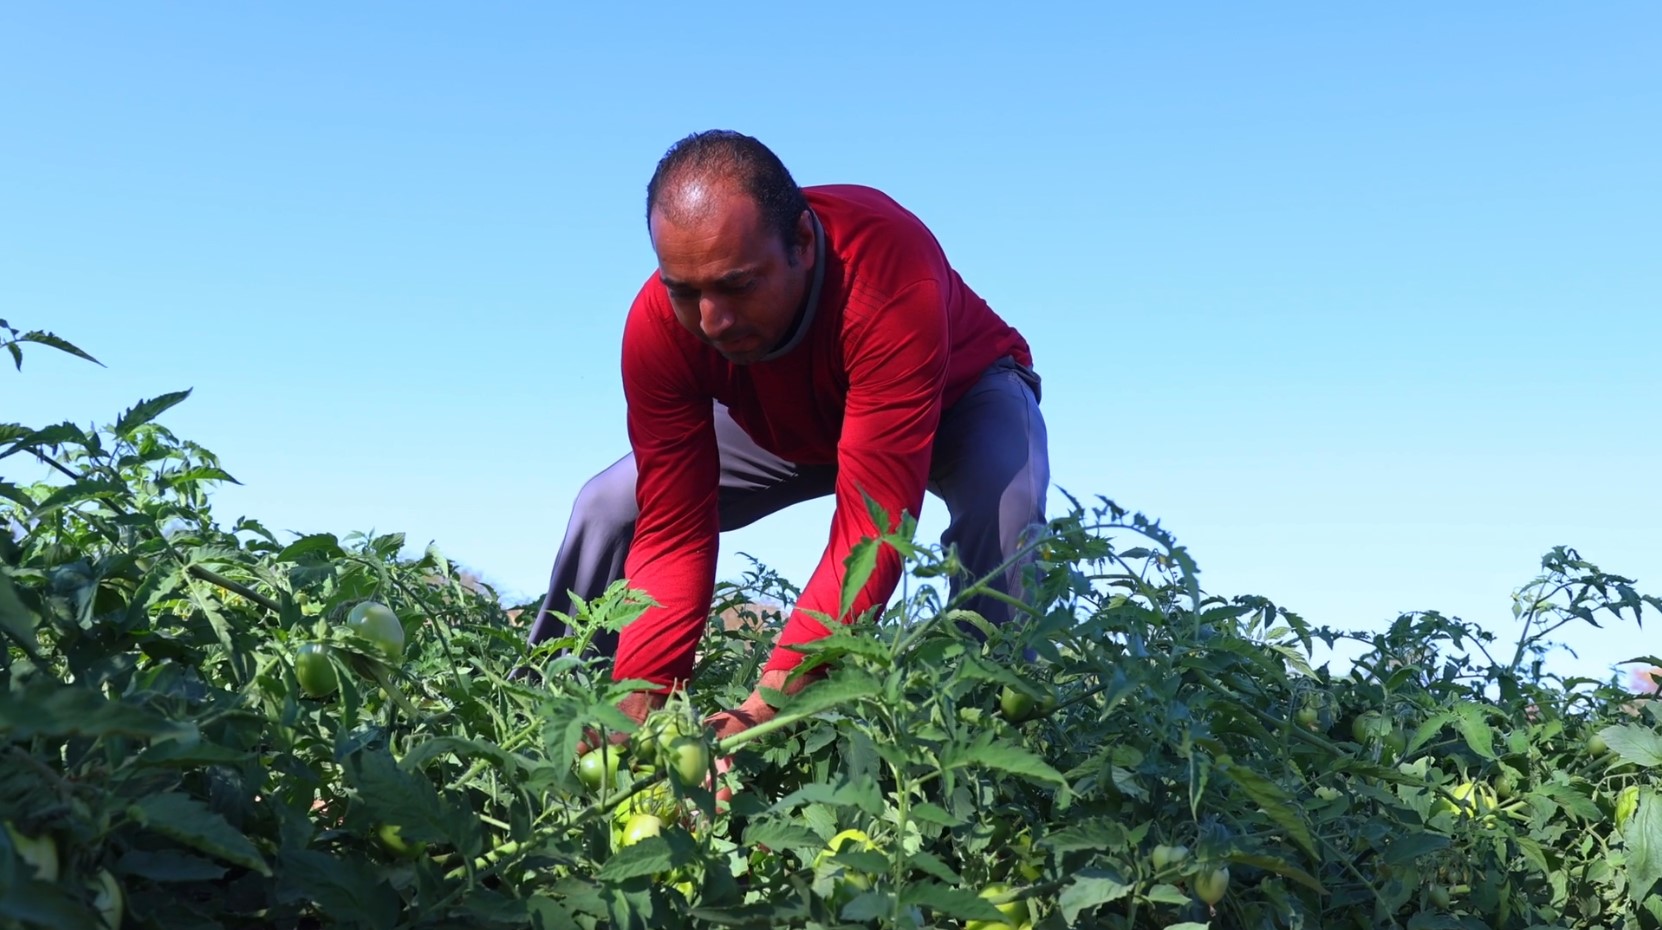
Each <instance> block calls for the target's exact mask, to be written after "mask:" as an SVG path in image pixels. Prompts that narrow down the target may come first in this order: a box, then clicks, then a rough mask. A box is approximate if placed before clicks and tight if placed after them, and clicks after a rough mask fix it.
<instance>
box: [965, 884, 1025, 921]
mask: <svg viewBox="0 0 1662 930" xmlns="http://www.w3.org/2000/svg"><path fill="white" fill-rule="evenodd" d="M1009 893H1010V886H1009V885H1006V884H1004V883H1002V882H994V883H993V884H991V885H988V886H987V887H985V888H983V889H981V897H983V898H986V899H987V900H988V901H991V900H993V899H995V898H1002V897H1004V896H1006V895H1008V894H1009ZM993 907H995V908H997V909H998V912H999V913H1000V914H1003V915H1004V920H1002V921H993V920H969V921H965V922H964V930H1021V928H1024V927H1031V926H1032V925H1033V911H1032V907H1031V905H1030V904H1029V903H1028V902H1027V901H1026V900H1025V899H1022V898H1013V899H1011V900H1009V901H1004V902H1002V903H999V904H994V905H993Z"/></svg>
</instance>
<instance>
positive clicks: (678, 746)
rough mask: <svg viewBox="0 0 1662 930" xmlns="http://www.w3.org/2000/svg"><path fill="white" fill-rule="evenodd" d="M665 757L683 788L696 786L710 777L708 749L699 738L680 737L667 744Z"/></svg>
mask: <svg viewBox="0 0 1662 930" xmlns="http://www.w3.org/2000/svg"><path fill="white" fill-rule="evenodd" d="M665 757H666V761H667V762H668V764H669V770H670V772H671V774H673V775H674V776H675V780H676V781H678V782H680V783H681V787H683V788H695V787H698V786H699V785H702V784H704V783H705V782H706V781H707V780H708V779H709V777H710V749H709V747H708V746H705V745H704V741H703V740H701V739H697V738H695V737H691V736H683V737H680V738H678V739H676V740H675V741H674V742H672V743H670V744H669V748H668V749H667V750H665Z"/></svg>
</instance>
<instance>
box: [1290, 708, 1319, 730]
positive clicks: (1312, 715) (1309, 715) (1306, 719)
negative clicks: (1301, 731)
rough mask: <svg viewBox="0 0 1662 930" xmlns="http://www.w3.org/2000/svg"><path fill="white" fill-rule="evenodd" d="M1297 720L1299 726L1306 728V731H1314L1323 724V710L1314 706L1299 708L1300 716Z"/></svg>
mask: <svg viewBox="0 0 1662 930" xmlns="http://www.w3.org/2000/svg"><path fill="white" fill-rule="evenodd" d="M1295 719H1296V720H1298V725H1299V726H1301V727H1303V728H1305V729H1306V730H1314V729H1316V728H1317V727H1318V726H1319V725H1320V724H1321V719H1322V712H1321V708H1319V707H1317V706H1316V705H1314V704H1304V705H1302V706H1300V707H1299V709H1298V715H1297V716H1296V718H1295Z"/></svg>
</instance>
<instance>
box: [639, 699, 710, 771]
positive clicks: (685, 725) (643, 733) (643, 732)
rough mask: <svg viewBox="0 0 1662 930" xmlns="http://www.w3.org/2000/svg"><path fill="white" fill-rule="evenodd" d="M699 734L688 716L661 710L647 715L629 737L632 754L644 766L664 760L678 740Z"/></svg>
mask: <svg viewBox="0 0 1662 930" xmlns="http://www.w3.org/2000/svg"><path fill="white" fill-rule="evenodd" d="M697 734H698V724H696V723H695V722H693V721H692V720H691V719H689V718H688V717H687V715H685V714H683V713H681V712H679V711H675V710H670V709H668V708H659V709H657V710H655V711H653V712H652V713H650V714H647V715H646V719H645V720H643V721H641V725H640V726H639V727H638V728H636V730H635V732H634V733H632V734H630V737H629V750H630V753H631V754H632V755H633V756H634V757H635V759H636V760H638V761H639V762H640V763H641V764H643V765H650V764H654V763H656V762H657V761H658V760H660V759H662V758H663V757H664V755H665V753H666V752H667V751H668V749H669V745H670V744H671V743H673V742H675V741H676V740H678V739H681V738H682V737H686V736H695V735H697Z"/></svg>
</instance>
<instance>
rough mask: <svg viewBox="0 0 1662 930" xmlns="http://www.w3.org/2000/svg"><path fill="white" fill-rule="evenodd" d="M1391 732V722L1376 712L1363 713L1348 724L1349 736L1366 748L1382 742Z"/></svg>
mask: <svg viewBox="0 0 1662 930" xmlns="http://www.w3.org/2000/svg"><path fill="white" fill-rule="evenodd" d="M1390 732H1391V721H1389V720H1386V719H1385V715H1384V714H1382V713H1380V712H1379V711H1377V710H1369V711H1364V712H1362V713H1360V714H1358V715H1357V716H1356V719H1355V720H1352V721H1351V722H1350V735H1351V737H1352V738H1353V739H1355V740H1356V741H1357V742H1358V743H1361V744H1362V745H1364V746H1366V745H1369V744H1371V743H1374V742H1378V741H1380V740H1383V739H1384V738H1385V737H1386V735H1387V734H1389V733H1390Z"/></svg>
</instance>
